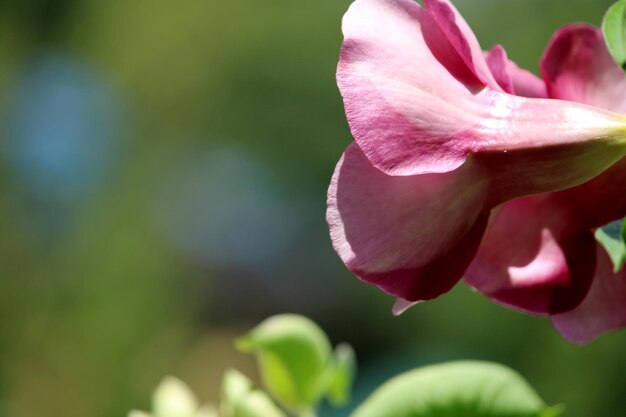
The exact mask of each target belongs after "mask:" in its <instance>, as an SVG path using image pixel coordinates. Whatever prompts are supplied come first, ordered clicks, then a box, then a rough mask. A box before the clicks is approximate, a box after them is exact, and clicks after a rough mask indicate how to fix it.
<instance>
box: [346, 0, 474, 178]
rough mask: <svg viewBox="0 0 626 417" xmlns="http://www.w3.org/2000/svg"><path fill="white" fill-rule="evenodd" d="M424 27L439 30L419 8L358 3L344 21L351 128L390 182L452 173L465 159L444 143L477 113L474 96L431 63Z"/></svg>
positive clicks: (408, 2) (409, 3)
mask: <svg viewBox="0 0 626 417" xmlns="http://www.w3.org/2000/svg"><path fill="white" fill-rule="evenodd" d="M422 20H426V21H428V22H430V23H429V26H430V27H434V28H435V29H437V27H436V25H435V24H434V22H432V18H431V17H430V15H429V14H428V13H427V12H426V11H425V10H424V9H422V8H421V7H420V6H419V5H418V4H417V3H415V2H414V1H413V0H357V1H355V2H354V3H353V4H352V6H350V9H349V10H348V12H347V13H346V15H345V16H344V19H343V33H344V37H345V39H344V43H343V46H342V50H341V55H340V61H339V65H338V68H337V83H338V85H339V89H340V91H341V94H342V96H343V99H344V104H345V108H346V114H347V118H348V122H349V123H350V127H351V129H352V133H353V136H354V137H355V139H356V141H357V142H358V143H359V146H360V147H361V148H362V149H363V151H364V152H365V154H366V155H367V156H368V158H369V159H370V160H371V161H372V163H373V164H374V165H376V166H377V167H378V168H379V169H381V170H383V171H385V172H387V173H389V174H398V175H412V174H417V173H424V172H447V171H451V170H454V169H456V168H458V167H459V166H460V165H461V164H462V163H463V162H464V160H465V156H466V153H467V152H466V150H463V149H455V148H454V147H451V146H448V145H447V144H446V143H445V138H447V137H450V136H452V135H453V134H454V132H455V131H457V130H459V127H458V125H459V123H460V122H462V121H463V120H465V119H467V118H466V117H465V114H467V112H468V111H471V109H472V108H473V107H475V106H474V105H473V103H472V99H471V97H472V94H471V92H470V91H468V89H467V88H466V87H465V86H464V85H463V84H461V83H460V82H459V81H458V80H457V79H456V78H455V77H454V76H452V75H451V74H450V73H449V72H448V71H447V70H446V69H445V68H444V67H443V66H442V65H441V64H440V63H439V61H438V60H437V59H436V58H435V57H434V56H433V54H432V53H431V51H430V49H429V48H428V46H427V45H426V42H425V41H424V37H423V34H422V30H421V29H422V24H421V21H422ZM435 35H436V33H435ZM443 49H445V48H443ZM452 56H453V55H452Z"/></svg>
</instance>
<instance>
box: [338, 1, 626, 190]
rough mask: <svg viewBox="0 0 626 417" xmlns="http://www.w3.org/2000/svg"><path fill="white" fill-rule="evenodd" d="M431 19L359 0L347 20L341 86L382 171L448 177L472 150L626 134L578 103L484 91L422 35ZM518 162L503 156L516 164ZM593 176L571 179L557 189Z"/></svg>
mask: <svg viewBox="0 0 626 417" xmlns="http://www.w3.org/2000/svg"><path fill="white" fill-rule="evenodd" d="M429 3H430V4H431V5H434V6H432V7H433V10H440V9H441V10H443V12H442V13H439V14H437V16H439V18H440V19H441V18H442V16H444V15H445V11H446V10H448V14H449V10H450V9H449V7H448V6H447V3H445V2H437V1H432V2H429ZM429 19H432V18H430V17H429V15H428V14H427V13H426V12H425V11H424V9H422V8H421V7H420V6H419V5H418V4H417V3H415V2H413V1H412V0H357V1H356V2H355V3H353V5H352V6H351V7H350V10H349V11H348V13H347V14H346V16H345V17H344V23H343V30H344V35H345V41H344V45H343V48H342V52H341V58H340V62H339V66H338V70H337V81H338V84H339V88H340V90H341V93H342V96H343V99H344V104H345V108H346V114H347V117H348V122H349V124H350V127H351V130H352V134H353V136H354V138H355V140H356V142H357V143H358V145H359V146H360V147H361V149H362V150H363V152H364V153H365V155H366V156H367V158H368V159H369V160H370V161H371V163H372V164H373V165H374V166H376V167H377V168H378V169H380V170H382V171H384V172H386V173H388V174H391V175H415V174H423V173H443V172H450V171H453V170H455V169H456V168H458V167H460V166H461V165H462V164H463V163H464V161H465V159H466V157H467V155H469V154H472V153H473V154H478V153H486V154H489V155H491V156H493V155H498V154H501V153H502V152H505V151H506V152H509V153H511V152H512V151H522V153H525V152H526V151H527V150H529V149H530V150H536V149H539V150H540V151H542V150H543V148H547V147H553V148H561V147H571V145H576V144H579V143H588V142H594V141H595V142H597V143H598V144H600V145H601V147H603V148H606V146H605V144H606V142H607V138H608V139H611V138H612V137H614V136H615V135H616V132H617V131H618V130H620V129H623V127H622V126H623V118H622V117H621V116H618V115H615V114H612V113H608V112H604V111H601V110H599V109H595V108H591V107H587V106H583V105H577V104H575V103H571V102H563V101H554V100H536V99H525V98H522V97H515V96H511V95H509V94H505V93H501V92H498V91H494V90H492V89H490V88H485V89H483V90H482V91H480V92H479V93H476V94H474V93H473V92H472V91H470V90H469V89H468V88H467V86H465V85H463V84H462V83H461V82H459V80H458V79H457V78H455V77H454V76H453V75H452V74H451V73H450V72H449V70H448V69H447V68H446V67H444V66H442V65H441V63H440V62H439V61H438V60H437V58H435V56H434V55H433V53H432V52H431V50H430V49H429V47H428V45H427V43H426V41H425V40H424V37H423V34H422V26H423V25H422V22H430V23H429V24H428V25H426V26H428V27H430V26H433V25H432V21H431V20H429ZM455 22H456V23H457V24H458V23H459V22H458V20H457V21H455ZM433 33H434V32H433ZM434 36H435V37H437V39H440V38H441V36H439V35H438V34H437V33H435V35H434ZM472 51H473V49H472ZM449 56H452V57H453V58H450V59H452V60H454V54H449ZM472 56H473V53H472ZM481 57H482V55H481ZM472 62H474V64H476V61H472ZM454 63H455V65H456V64H457V63H458V60H457V61H454ZM485 65H486V63H485ZM477 68H478V67H477ZM498 88H499V87H498ZM619 134H620V135H621V132H619ZM581 152H585V153H592V149H588V148H585V149H583V150H582V151H581ZM579 153H580V152H579ZM514 157H515V155H507V157H506V158H503V160H506V161H507V164H508V163H509V162H508V161H509V160H510V159H511V158H514ZM619 157H620V155H619V154H618V155H615V154H614V153H613V154H612V155H609V156H608V159H609V160H608V161H605V160H596V161H592V162H591V163H590V166H591V168H592V169H593V170H594V172H593V175H595V174H597V173H598V172H599V171H598V170H600V171H601V170H602V169H604V168H605V167H606V165H607V164H609V163H612V162H614V161H615V160H616V159H618V158H619ZM579 162H580V161H576V163H577V164H578V163H579ZM561 163H562V164H561V168H562V170H561V171H562V172H563V173H565V174H566V175H570V171H571V168H569V167H572V166H573V165H574V164H573V160H572V159H570V160H562V161H561ZM551 165H552V163H551ZM583 165H584V164H583ZM566 167H568V168H567V169H566ZM520 168H522V167H520ZM550 169H551V170H552V171H553V173H557V172H558V169H556V170H555V169H554V167H553V166H551V168H550ZM583 169H585V168H583ZM525 171H527V169H524V170H523V171H520V172H516V173H515V176H519V175H521V174H522V173H523V172H525ZM593 175H591V176H593ZM591 176H589V175H588V174H585V175H583V176H582V177H581V178H575V181H574V180H572V179H569V178H568V179H567V181H564V182H563V183H562V184H557V188H565V187H568V186H572V185H575V184H576V183H577V182H582V181H584V180H587V179H589V178H591Z"/></svg>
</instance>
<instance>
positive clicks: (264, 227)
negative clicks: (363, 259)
mask: <svg viewBox="0 0 626 417" xmlns="http://www.w3.org/2000/svg"><path fill="white" fill-rule="evenodd" d="M610 2H611V1H610V0H602V1H600V0H523V1H522V0H458V1H456V4H457V6H458V8H459V9H460V10H461V12H462V13H463V14H464V16H465V17H466V18H467V20H468V21H469V23H470V25H471V26H472V27H473V28H474V30H475V32H476V34H477V36H478V37H479V39H480V41H481V43H482V46H483V47H484V48H489V47H491V45H493V44H494V43H502V44H503V45H504V46H505V47H506V48H507V50H508V52H509V54H510V56H511V57H512V58H513V59H514V60H516V61H517V62H518V63H519V64H521V65H522V66H524V67H526V68H529V69H531V70H533V71H535V72H536V70H537V62H538V58H539V56H540V55H541V53H542V51H543V48H544V47H545V45H546V44H547V42H548V39H549V37H550V36H551V34H552V33H553V32H554V30H555V29H556V28H558V27H559V26H561V25H562V24H565V23H567V22H572V21H587V22H591V23H594V24H599V22H600V20H601V16H602V14H603V12H604V10H606V8H607V7H608V6H609V4H610ZM349 3H350V2H349V1H348V0H316V1H305V0H272V1H268V0H266V1H259V0H255V1H253V0H239V1H229V0H185V1H179V2H175V1H170V0H80V1H79V0H28V1H23V0H15V1H7V0H5V1H1V2H0V136H1V140H2V146H1V148H0V187H1V198H0V230H1V231H2V233H1V234H0V415H1V416H3V417H4V416H6V417H87V416H89V417H119V416H125V415H126V412H127V411H128V409H130V408H135V407H137V408H147V407H148V403H149V400H150V393H151V391H152V390H153V388H154V387H155V386H156V385H157V383H158V382H159V380H160V379H161V377H162V376H163V375H165V374H174V375H176V376H178V377H180V378H182V379H184V380H185V381H187V382H188V383H189V384H190V385H191V386H192V388H193V389H194V390H195V391H197V393H198V394H199V396H200V397H201V398H202V399H204V400H214V399H216V398H217V394H218V385H219V381H220V378H221V375H222V373H223V371H224V370H225V369H226V367H230V366H232V367H237V368H239V369H240V370H242V371H244V372H245V373H247V374H249V375H252V376H255V375H256V368H255V366H254V363H253V362H252V360H251V359H250V358H248V357H245V356H243V355H241V354H239V353H237V352H236V351H235V350H234V348H233V345H232V339H233V338H234V337H235V336H237V335H240V334H242V333H243V332H245V331H246V330H248V329H249V328H251V327H252V326H253V325H254V324H256V323H257V322H259V321H260V320H262V319H263V318H265V317H267V316H268V315H270V314H274V313H281V312H295V313H301V314H306V315H308V316H310V317H312V318H313V319H315V320H316V321H318V322H319V323H320V324H321V325H322V326H323V327H324V329H325V330H327V332H328V333H329V334H330V336H331V338H332V339H333V342H335V343H336V342H339V341H348V342H349V343H351V344H352V345H353V346H354V347H355V349H356V351H357V354H358V358H359V363H360V373H359V379H358V383H357V386H356V388H355V401H354V403H355V404H356V403H357V402H358V401H359V400H360V399H362V398H363V397H364V396H365V395H367V394H368V393H369V392H370V391H371V390H372V389H373V388H374V387H375V386H377V385H379V384H380V383H382V382H383V381H384V380H385V379H387V378H388V377H390V376H392V375H394V374H395V373H397V372H399V371H402V370H405V369H409V368H412V367H415V366H418V365H422V364H427V363H433V362H437V361H443V360H448V359H457V358H478V359H488V360H495V361H500V362H503V363H505V364H507V365H510V366H512V367H514V368H515V369H517V370H519V371H520V372H521V373H523V374H524V375H525V376H526V377H527V378H528V379H529V380H530V381H531V383H532V384H533V385H534V386H535V387H536V388H537V390H538V391H539V392H540V393H541V395H542V396H543V397H544V398H545V399H546V401H547V402H549V403H564V404H566V406H567V411H566V415H567V416H570V417H588V416H610V415H618V414H619V411H618V410H623V409H624V404H623V398H624V395H625V394H626V378H624V375H626V361H624V352H625V351H626V332H622V333H617V334H611V335H607V336H604V337H602V338H601V339H599V340H598V341H596V342H594V343H592V344H591V345H590V346H587V347H579V346H574V345H571V344H569V343H567V342H565V341H564V340H562V339H561V338H560V337H559V336H558V335H557V333H556V332H555V331H554V330H553V329H552V327H551V325H550V323H549V322H548V321H547V320H544V319H540V318H534V317H529V316H524V315H521V314H517V313H514V312H511V311H509V310H506V309H503V308H501V307H498V306H495V305H493V304H491V303H490V302H489V301H488V300H486V299H484V298H482V297H481V296H479V295H477V294H474V293H472V292H471V291H470V290H469V289H467V288H466V287H464V286H463V285H462V284H461V285H459V286H458V287H457V288H456V289H455V290H454V291H453V292H452V293H451V294H448V295H447V296H445V297H442V298H440V299H439V300H436V301H434V302H430V303H426V304H422V305H419V306H417V307H415V308H414V309H412V310H410V311H409V312H408V313H406V314H405V315H403V316H402V317H400V318H394V317H392V315H391V314H390V308H391V304H392V300H391V299H390V298H389V297H387V296H385V295H384V294H382V293H381V292H379V291H378V290H376V289H374V288H370V287H367V286H365V285H363V284H361V283H360V282H359V281H358V280H356V279H355V278H353V277H352V276H351V274H349V273H348V272H347V271H346V270H345V268H344V267H343V265H342V264H341V262H340V261H339V259H338V258H337V257H336V256H335V254H334V253H333V251H332V248H331V245H330V242H329V238H328V236H327V228H326V224H325V220H324V214H325V193H326V188H327V185H328V182H329V178H330V176H331V173H332V171H333V167H334V164H335V163H336V161H337V159H338V158H339V156H340V154H341V152H342V150H343V149H344V147H345V146H346V145H347V144H348V143H349V142H350V140H351V137H350V134H349V131H348V127H347V125H346V122H345V119H344V114H343V108H342V104H341V100H340V97H339V94H338V91H337V88H336V86H335V82H334V71H335V65H336V62H337V54H338V49H339V46H340V43H341V33H340V20H341V16H342V14H343V13H344V11H345V10H346V8H347V7H348V5H349ZM511 238H514V236H512V237H511ZM348 412H349V409H344V410H340V411H331V410H326V411H325V412H323V414H322V416H323V417H324V416H328V417H331V416H345V415H347V414H348Z"/></svg>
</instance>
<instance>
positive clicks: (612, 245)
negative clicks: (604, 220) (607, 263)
mask: <svg viewBox="0 0 626 417" xmlns="http://www.w3.org/2000/svg"><path fill="white" fill-rule="evenodd" d="M596 240H597V241H598V242H599V243H600V244H601V245H602V246H603V247H604V249H606V251H607V253H608V254H609V257H610V258H611V261H613V271H614V272H619V271H620V270H621V269H622V267H623V266H624V263H625V262H626V243H625V242H626V224H625V223H624V220H618V221H615V222H612V223H609V224H607V225H606V226H604V227H602V228H600V229H598V230H596Z"/></svg>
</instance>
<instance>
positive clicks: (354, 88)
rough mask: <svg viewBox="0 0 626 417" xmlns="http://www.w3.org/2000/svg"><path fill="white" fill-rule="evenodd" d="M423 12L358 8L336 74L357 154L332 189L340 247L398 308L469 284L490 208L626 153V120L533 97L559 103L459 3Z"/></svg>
mask: <svg viewBox="0 0 626 417" xmlns="http://www.w3.org/2000/svg"><path fill="white" fill-rule="evenodd" d="M424 3H425V4H426V8H422V7H421V6H420V5H418V4H417V3H416V2H414V1H413V0H357V1H355V2H354V3H353V4H352V6H351V7H350V10H349V11H348V12H347V13H346V15H345V17H344V21H343V32H344V36H345V39H344V44H343V47H342V50H341V56H340V61H339V66H338V70H337V81H338V85H339V89H340V91H341V94H342V96H343V99H344V105H345V108H346V114H347V117H348V122H349V124H350V127H351V130H352V134H353V136H354V138H355V142H354V143H352V144H351V145H350V146H348V148H347V149H346V151H345V153H344V155H343V156H342V158H341V160H340V161H339V163H338V165H337V168H336V170H335V174H334V175H333V179H332V182H331V185H330V189H329V193H328V212H327V220H328V223H329V226H330V233H331V238H332V241H333V246H334V248H335V250H336V251H337V253H338V254H339V256H340V257H341V259H342V260H343V261H344V263H345V264H346V265H347V266H348V268H349V269H350V270H351V271H352V272H353V273H354V274H355V275H357V276H358V277H359V278H360V279H362V280H363V281H365V282H368V283H370V284H374V285H376V286H378V287H380V288H381V289H382V290H384V291H386V292H387V293H389V294H391V295H393V296H395V297H398V298H399V299H400V303H399V304H398V308H397V310H401V309H402V308H403V307H405V306H406V305H408V304H409V303H410V302H416V301H420V300H427V299H431V298H434V297H437V296H439V295H440V294H442V293H445V292H447V291H448V290H449V289H450V288H452V286H454V285H455V284H456V282H458V280H459V279H460V278H461V277H462V276H463V274H464V273H465V271H466V270H467V268H468V266H469V265H470V263H471V262H472V260H473V259H474V257H475V255H476V253H477V251H478V248H479V245H480V242H481V239H482V237H483V235H484V233H485V230H486V228H487V224H488V221H489V216H490V214H491V212H492V209H494V208H495V207H498V206H500V205H501V204H502V203H504V202H506V201H509V200H512V199H517V198H520V197H524V196H529V195H535V194H541V193H548V192H553V191H557V190H564V189H567V188H570V187H575V186H578V185H580V184H583V183H585V182H587V181H589V180H591V179H593V178H594V177H596V176H598V175H599V174H601V173H603V172H604V171H605V170H606V169H607V168H609V167H610V166H611V165H613V164H614V163H616V162H617V161H619V160H620V159H621V158H622V157H623V156H624V154H626V147H624V146H622V145H623V144H624V140H625V139H626V119H625V118H624V116H622V115H619V114H617V113H613V112H610V111H608V110H605V109H602V108H600V107H592V106H589V105H586V104H580V103H577V102H575V101H571V100H570V99H569V98H568V99H567V100H550V99H542V98H526V97H524V96H528V97H543V96H546V95H547V94H548V92H549V91H548V90H546V88H545V84H544V83H542V82H541V80H539V79H537V78H536V77H534V76H532V74H530V73H528V72H526V71H524V70H521V69H519V68H518V67H517V66H516V65H515V64H513V63H511V62H510V61H509V60H508V59H507V57H506V54H505V52H504V50H503V49H502V48H501V47H496V48H494V49H493V50H492V51H491V52H489V53H488V54H487V55H486V56H485V55H484V54H483V52H482V50H481V48H480V45H479V44H478V41H477V40H476V38H475V37H474V35H473V33H472V32H471V30H470V29H469V27H468V26H467V24H466V22H465V21H464V20H463V19H462V17H461V16H460V15H459V14H458V12H457V11H456V9H455V8H454V7H453V6H452V4H451V3H450V2H449V1H448V0H425V1H424ZM556 85H557V84H550V85H549V86H552V87H554V86H556ZM572 100H573V99H572ZM592 104H593V103H592ZM606 172H607V173H608V172H609V171H606ZM514 201H517V200H514ZM506 207H507V206H505V208H506ZM520 221H524V218H521V219H520ZM489 228H490V234H489V235H488V236H487V238H489V237H490V236H492V235H493V236H495V235H494V234H493V232H492V231H493V230H497V228H495V226H494V222H493V221H491V223H490V225H489ZM591 229H592V228H587V229H585V230H591ZM483 246H484V245H483ZM555 252H556V251H555ZM487 255H488V254H487ZM482 259H486V258H482ZM505 260H506V257H503V263H502V264H497V265H496V267H495V268H499V267H500V266H502V267H505V266H507V265H506V264H505V263H504V261H505ZM538 262H541V259H540V260H539V261H538ZM583 263H584V261H583ZM482 265H483V266H480V265H479V264H478V263H476V262H475V263H474V264H473V266H472V267H473V268H478V270H479V271H480V272H479V273H477V275H476V276H478V275H480V277H481V279H483V280H484V282H485V283H486V284H490V283H491V282H492V281H491V280H492V279H493V280H494V281H493V282H502V283H504V282H505V279H500V278H499V277H498V276H494V278H490V276H491V275H490V274H491V272H489V273H485V274H483V271H487V269H488V268H489V267H490V266H489V263H488V262H486V263H483V264H482ZM562 265H563V263H561V266H562ZM586 267H587V268H588V269H590V270H593V269H594V264H593V261H591V262H590V264H586ZM481 268H482V269H481ZM538 269H541V268H538ZM477 281H478V279H477V280H476V281H474V282H472V285H475V286H476V287H479V285H477ZM500 301H502V302H505V301H504V300H500ZM510 304H514V303H510ZM568 307H569V308H570V309H571V308H573V307H574V305H571V306H568ZM529 310H530V309H529ZM559 311H560V310H559Z"/></svg>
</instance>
